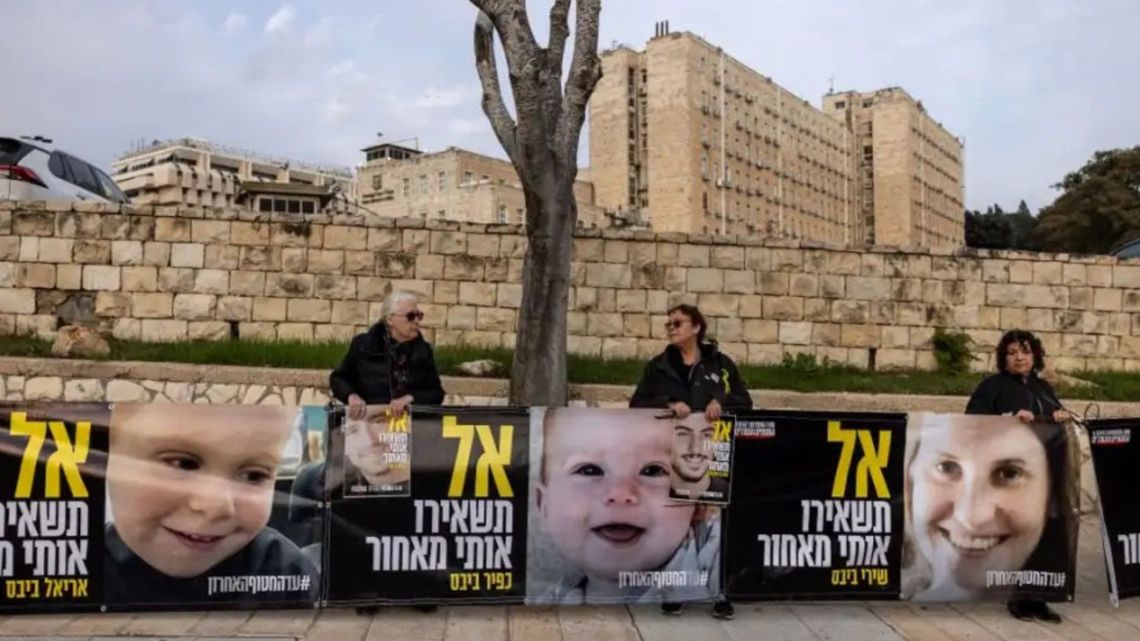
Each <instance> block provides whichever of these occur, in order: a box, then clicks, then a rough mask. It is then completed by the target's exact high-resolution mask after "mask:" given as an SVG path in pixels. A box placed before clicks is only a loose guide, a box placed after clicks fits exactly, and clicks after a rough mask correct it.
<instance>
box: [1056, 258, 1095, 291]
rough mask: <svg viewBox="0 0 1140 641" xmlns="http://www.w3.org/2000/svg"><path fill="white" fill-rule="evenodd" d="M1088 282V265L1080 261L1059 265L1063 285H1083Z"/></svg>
mask: <svg viewBox="0 0 1140 641" xmlns="http://www.w3.org/2000/svg"><path fill="white" fill-rule="evenodd" d="M1088 282H1089V272H1088V266H1087V265H1082V264H1080V263H1065V264H1063V265H1062V266H1061V283H1062V284H1064V285H1077V286H1082V287H1083V286H1085V285H1087V284H1088Z"/></svg>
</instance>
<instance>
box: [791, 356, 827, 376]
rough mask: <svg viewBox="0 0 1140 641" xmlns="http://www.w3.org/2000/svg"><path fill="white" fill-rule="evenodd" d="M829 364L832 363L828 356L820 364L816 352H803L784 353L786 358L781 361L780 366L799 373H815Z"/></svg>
mask: <svg viewBox="0 0 1140 641" xmlns="http://www.w3.org/2000/svg"><path fill="white" fill-rule="evenodd" d="M828 365H830V363H829V362H828V361H827V359H826V358H824V359H823V363H822V364H820V362H819V361H818V360H816V358H815V354H805V353H803V352H800V353H799V354H795V355H792V354H784V360H783V362H782V363H780V366H781V367H783V368H784V369H789V370H792V371H793V372H796V373H799V374H815V373H817V372H819V371H820V370H821V369H823V368H825V367H827V366H828Z"/></svg>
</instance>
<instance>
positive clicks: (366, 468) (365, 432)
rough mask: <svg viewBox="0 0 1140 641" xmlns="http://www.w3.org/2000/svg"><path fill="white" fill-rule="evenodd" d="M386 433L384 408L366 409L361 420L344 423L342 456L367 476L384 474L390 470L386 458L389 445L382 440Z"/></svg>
mask: <svg viewBox="0 0 1140 641" xmlns="http://www.w3.org/2000/svg"><path fill="white" fill-rule="evenodd" d="M387 432H388V417H387V416H386V415H385V414H384V408H382V407H370V408H368V414H367V415H366V416H365V417H364V418H363V419H361V420H351V419H350V420H346V421H345V423H344V455H345V456H347V457H348V460H349V461H351V462H352V464H353V465H355V466H356V468H357V469H359V470H360V471H361V472H363V473H364V474H365V475H367V476H371V477H378V476H381V475H383V474H386V473H387V472H388V471H389V470H390V468H391V465H390V464H389V462H388V458H387V455H388V451H389V449H390V448H389V444H388V443H387V442H386V441H384V439H383V435H384V434H386V433H387Z"/></svg>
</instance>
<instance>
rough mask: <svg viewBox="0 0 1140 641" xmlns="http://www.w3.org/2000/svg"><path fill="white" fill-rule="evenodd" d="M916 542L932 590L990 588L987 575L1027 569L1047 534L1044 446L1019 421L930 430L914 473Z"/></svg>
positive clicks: (949, 424)
mask: <svg viewBox="0 0 1140 641" xmlns="http://www.w3.org/2000/svg"><path fill="white" fill-rule="evenodd" d="M909 475H910V483H911V514H912V516H911V518H912V523H911V525H912V527H913V530H914V536H915V541H916V543H917V544H918V548H919V549H920V550H921V551H922V553H923V555H925V556H926V558H927V559H928V560H929V561H930V564H931V566H932V570H933V584H934V585H939V584H942V583H945V582H948V581H953V582H954V583H956V584H957V585H958V586H960V587H961V588H962V589H964V590H967V591H975V590H982V589H984V588H985V587H986V580H985V579H986V574H985V573H986V570H998V571H1006V570H1020V569H1022V566H1024V564H1025V562H1026V561H1027V560H1028V559H1029V556H1030V555H1031V554H1033V550H1034V549H1036V547H1037V543H1038V542H1039V541H1040V540H1041V534H1042V532H1043V531H1044V529H1045V521H1046V516H1047V513H1048V501H1049V485H1050V483H1049V465H1048V461H1047V459H1046V456H1045V446H1044V445H1043V444H1042V443H1041V441H1040V440H1039V439H1038V438H1037V436H1036V435H1035V434H1034V433H1033V431H1032V430H1031V429H1030V428H1029V427H1028V426H1026V425H1023V424H1022V423H1020V422H1019V421H1018V420H1017V419H1015V418H1012V417H1004V418H1003V419H996V417H987V418H985V419H981V420H978V418H975V417H971V418H965V417H962V418H956V419H952V420H950V421H945V422H941V423H929V424H927V425H924V426H923V429H922V432H921V441H920V443H919V446H918V451H917V452H916V453H915V458H914V462H913V463H912V464H911V467H910V470H909Z"/></svg>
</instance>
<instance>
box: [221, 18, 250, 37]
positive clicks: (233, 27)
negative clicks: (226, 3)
mask: <svg viewBox="0 0 1140 641" xmlns="http://www.w3.org/2000/svg"><path fill="white" fill-rule="evenodd" d="M245 22H246V20H245V16H244V15H242V14H240V13H231V14H230V15H228V16H226V21H225V23H223V24H222V29H223V30H225V32H226V35H233V34H235V33H237V32H239V31H241V28H242V27H244V26H245Z"/></svg>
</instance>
